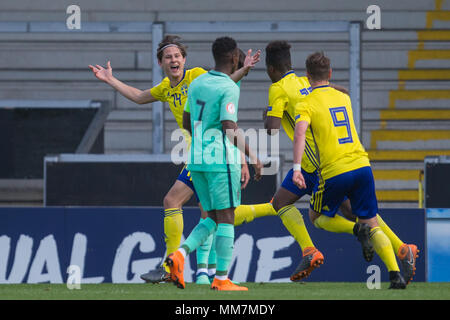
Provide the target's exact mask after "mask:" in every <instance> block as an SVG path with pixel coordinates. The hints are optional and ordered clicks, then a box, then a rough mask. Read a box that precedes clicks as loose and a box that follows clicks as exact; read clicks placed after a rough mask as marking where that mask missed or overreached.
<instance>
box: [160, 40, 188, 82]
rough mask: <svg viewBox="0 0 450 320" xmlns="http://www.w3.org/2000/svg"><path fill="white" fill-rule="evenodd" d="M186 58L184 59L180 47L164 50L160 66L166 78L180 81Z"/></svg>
mask: <svg viewBox="0 0 450 320" xmlns="http://www.w3.org/2000/svg"><path fill="white" fill-rule="evenodd" d="M185 62H186V58H185V57H183V55H182V54H181V51H180V49H179V48H178V47H174V46H173V47H168V48H166V49H164V51H163V56H162V59H161V62H160V66H161V68H162V69H163V71H164V73H165V74H166V76H168V77H169V78H173V79H179V78H181V77H182V76H183V72H184V64H185Z"/></svg>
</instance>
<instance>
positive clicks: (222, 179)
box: [191, 171, 241, 211]
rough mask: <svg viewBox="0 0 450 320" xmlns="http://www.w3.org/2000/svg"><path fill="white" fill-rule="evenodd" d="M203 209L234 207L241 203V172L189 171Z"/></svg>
mask: <svg viewBox="0 0 450 320" xmlns="http://www.w3.org/2000/svg"><path fill="white" fill-rule="evenodd" d="M191 177H192V182H193V183H194V187H195V190H196V191H197V195H198V197H199V199H200V203H201V204H202V207H203V210H205V211H212V210H223V209H228V208H236V207H238V206H239V205H240V204H241V172H240V171H232V172H205V171H191Z"/></svg>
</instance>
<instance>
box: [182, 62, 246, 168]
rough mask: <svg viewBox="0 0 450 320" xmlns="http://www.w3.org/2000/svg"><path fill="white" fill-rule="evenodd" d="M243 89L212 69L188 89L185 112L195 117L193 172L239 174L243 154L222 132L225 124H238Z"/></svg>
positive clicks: (192, 155)
mask: <svg viewBox="0 0 450 320" xmlns="http://www.w3.org/2000/svg"><path fill="white" fill-rule="evenodd" d="M238 101H239V87H238V86H237V85H236V83H234V81H233V80H231V78H230V77H229V76H228V75H226V74H224V73H222V72H218V71H215V70H211V71H209V72H208V73H206V74H203V75H201V76H199V77H198V78H196V79H195V80H194V81H193V82H192V83H191V85H190V86H189V89H188V100H187V103H186V105H185V109H184V110H185V111H186V112H190V115H191V129H192V145H191V148H190V151H189V152H190V154H189V157H188V162H187V164H188V166H187V169H188V170H190V171H206V172H227V171H230V172H231V171H239V170H240V169H241V166H240V152H239V150H238V148H236V147H235V146H234V145H233V144H232V143H231V142H230V140H229V139H228V138H227V136H226V135H225V134H224V133H223V131H222V121H224V120H230V121H233V122H237V112H238Z"/></svg>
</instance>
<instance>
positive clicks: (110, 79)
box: [89, 61, 157, 104]
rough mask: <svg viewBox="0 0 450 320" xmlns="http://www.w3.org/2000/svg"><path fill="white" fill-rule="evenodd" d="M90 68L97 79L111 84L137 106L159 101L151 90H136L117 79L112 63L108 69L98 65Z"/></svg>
mask: <svg viewBox="0 0 450 320" xmlns="http://www.w3.org/2000/svg"><path fill="white" fill-rule="evenodd" d="M89 68H90V69H91V70H92V72H93V73H94V75H95V76H96V77H97V79H99V80H101V81H103V82H105V83H107V84H109V85H110V86H111V87H113V88H114V89H116V90H117V91H119V92H120V94H121V95H123V96H124V97H125V98H127V99H129V100H131V101H133V102H135V103H137V104H144V103H150V102H155V101H157V99H156V98H155V97H153V96H152V94H151V93H150V90H145V91H143V90H140V89H138V88H134V87H132V86H129V85H127V84H125V83H123V82H122V81H120V80H118V79H117V78H115V77H114V76H113V74H112V68H111V61H108V63H107V66H106V68H103V67H102V66H100V65H98V64H97V65H95V66H92V65H89Z"/></svg>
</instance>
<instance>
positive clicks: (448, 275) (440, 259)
mask: <svg viewBox="0 0 450 320" xmlns="http://www.w3.org/2000/svg"><path fill="white" fill-rule="evenodd" d="M427 247H428V250H427V253H428V281H430V282H449V281H450V209H427Z"/></svg>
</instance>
